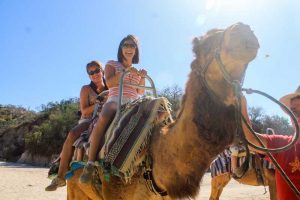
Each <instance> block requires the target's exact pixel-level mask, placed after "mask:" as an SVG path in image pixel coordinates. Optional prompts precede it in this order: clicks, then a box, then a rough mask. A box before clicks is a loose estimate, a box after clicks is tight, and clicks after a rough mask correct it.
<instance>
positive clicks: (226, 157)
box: [210, 149, 275, 178]
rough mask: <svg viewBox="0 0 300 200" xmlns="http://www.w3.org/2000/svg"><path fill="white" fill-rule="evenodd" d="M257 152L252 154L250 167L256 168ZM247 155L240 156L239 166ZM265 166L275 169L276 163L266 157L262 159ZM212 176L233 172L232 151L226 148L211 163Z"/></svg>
mask: <svg viewBox="0 0 300 200" xmlns="http://www.w3.org/2000/svg"><path fill="white" fill-rule="evenodd" d="M255 156H256V155H255V154H251V157H250V161H249V168H255V167H256V166H255ZM245 160H246V157H245V156H243V157H238V167H240V166H242V164H243V163H244V162H245ZM260 160H261V164H262V167H263V168H267V169H274V168H275V167H274V165H273V164H272V163H271V162H269V161H268V160H266V159H260ZM210 170H211V177H212V178H213V177H215V176H219V175H221V174H224V173H232V171H231V152H230V150H229V149H225V150H224V151H223V152H222V153H220V154H219V155H218V156H217V157H216V159H215V160H214V161H213V162H212V163H211V165H210Z"/></svg>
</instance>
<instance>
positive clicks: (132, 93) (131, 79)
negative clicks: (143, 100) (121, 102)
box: [106, 60, 141, 99]
mask: <svg viewBox="0 0 300 200" xmlns="http://www.w3.org/2000/svg"><path fill="white" fill-rule="evenodd" d="M106 65H110V66H113V67H114V68H115V73H122V72H124V71H125V70H126V69H125V68H124V67H123V65H122V63H120V62H117V61H113V60H110V61H108V62H107V64H106ZM140 80H141V76H138V75H136V74H130V73H128V74H126V75H125V77H124V80H123V82H124V83H131V84H135V85H138V84H139V83H140ZM116 96H119V85H118V86H117V87H112V88H109V95H108V97H116ZM123 98H129V99H137V98H138V93H137V89H136V88H133V87H130V86H127V85H123Z"/></svg>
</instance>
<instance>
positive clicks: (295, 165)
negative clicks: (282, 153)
mask: <svg viewBox="0 0 300 200" xmlns="http://www.w3.org/2000/svg"><path fill="white" fill-rule="evenodd" d="M289 165H290V166H291V167H292V173H295V172H297V171H298V170H299V171H300V162H299V158H298V156H297V144H295V160H294V161H293V162H290V163H289Z"/></svg>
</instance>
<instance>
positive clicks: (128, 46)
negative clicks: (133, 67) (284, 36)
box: [122, 43, 136, 49]
mask: <svg viewBox="0 0 300 200" xmlns="http://www.w3.org/2000/svg"><path fill="white" fill-rule="evenodd" d="M122 47H123V48H131V49H135V48H136V45H135V44H131V43H124V44H123V45H122Z"/></svg>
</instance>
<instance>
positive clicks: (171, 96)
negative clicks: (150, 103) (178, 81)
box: [158, 85, 183, 117]
mask: <svg viewBox="0 0 300 200" xmlns="http://www.w3.org/2000/svg"><path fill="white" fill-rule="evenodd" d="M182 95H183V91H182V89H181V88H180V87H179V86H178V85H173V86H171V87H166V88H164V89H162V90H161V91H159V92H158V96H161V97H166V98H167V99H168V100H169V102H170V103H171V108H172V116H173V117H175V116H176V112H177V111H178V109H179V107H180V101H181V97H182Z"/></svg>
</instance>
